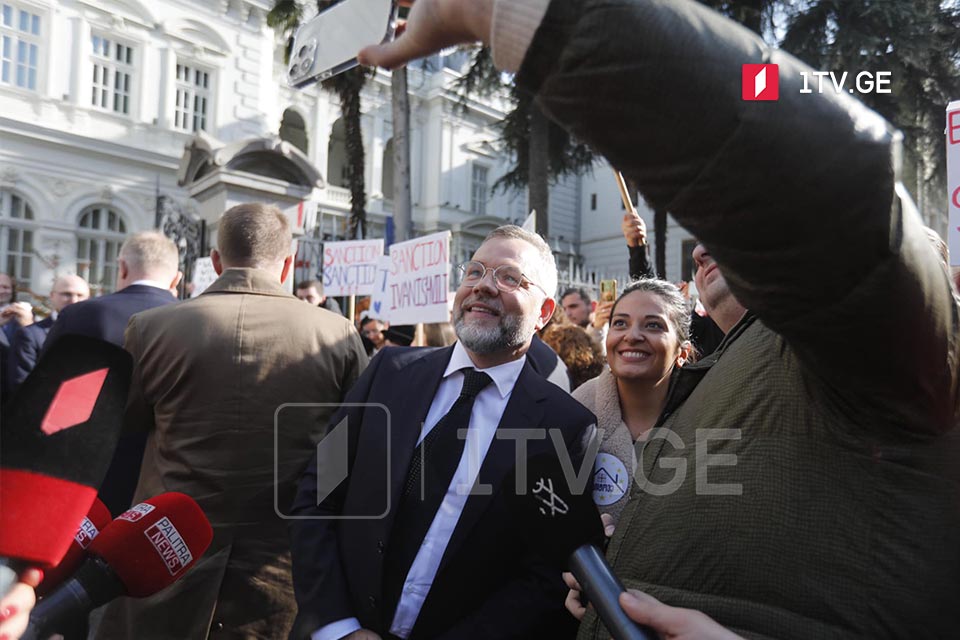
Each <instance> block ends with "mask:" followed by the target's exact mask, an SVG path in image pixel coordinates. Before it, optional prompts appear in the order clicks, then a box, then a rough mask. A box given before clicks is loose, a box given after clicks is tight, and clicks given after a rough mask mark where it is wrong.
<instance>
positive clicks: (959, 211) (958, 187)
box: [947, 100, 960, 266]
mask: <svg viewBox="0 0 960 640" xmlns="http://www.w3.org/2000/svg"><path fill="white" fill-rule="evenodd" d="M947 200H948V202H947V212H948V213H949V220H950V226H949V227H947V243H948V245H949V247H950V265H951V266H960V100H955V101H953V102H951V103H950V104H949V105H947Z"/></svg>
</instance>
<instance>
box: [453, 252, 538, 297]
mask: <svg viewBox="0 0 960 640" xmlns="http://www.w3.org/2000/svg"><path fill="white" fill-rule="evenodd" d="M457 268H458V269H459V270H460V273H461V274H463V278H462V279H461V280H460V286H463V287H475V286H477V285H478V284H480V281H481V280H483V278H484V276H486V275H487V271H490V272H492V273H493V284H494V285H496V287H497V289H499V290H500V291H503V292H504V293H512V292H514V291H516V290H517V289H520V288H521V287H520V285H521V284H522V283H523V281H524V280H526V281H527V282H528V283H530V284H532V285H533V286H535V287H537V288H538V289H540V290H541V291H543V287H541V286H540V285H538V284H537V283H536V282H534V281H533V280H531V279H530V278H528V277H527V276H525V275H523V272H522V271H520V269H518V268H517V267H514V266H511V265H508V264H502V265H500V266H499V267H488V266H486V265H484V264H483V263H482V262H476V261H474V260H471V261H470V262H464V263H463V264H461V265H459V266H458V267H457Z"/></svg>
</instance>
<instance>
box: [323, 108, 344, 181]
mask: <svg viewBox="0 0 960 640" xmlns="http://www.w3.org/2000/svg"><path fill="white" fill-rule="evenodd" d="M347 168H348V163H347V128H346V127H345V126H344V124H343V118H339V119H338V120H337V121H336V122H334V123H333V128H332V129H331V130H330V142H329V143H328V144H327V184H329V185H331V186H334V187H346V186H348V183H347Z"/></svg>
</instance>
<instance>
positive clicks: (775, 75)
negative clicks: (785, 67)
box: [741, 64, 780, 100]
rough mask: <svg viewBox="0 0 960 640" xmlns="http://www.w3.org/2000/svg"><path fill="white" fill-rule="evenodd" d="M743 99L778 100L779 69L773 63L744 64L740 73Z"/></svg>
mask: <svg viewBox="0 0 960 640" xmlns="http://www.w3.org/2000/svg"><path fill="white" fill-rule="evenodd" d="M741 79H742V81H743V99H744V100H779V99H780V69H779V68H778V67H777V65H775V64H745V65H743V71H742V73H741Z"/></svg>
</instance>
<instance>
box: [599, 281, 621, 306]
mask: <svg viewBox="0 0 960 640" xmlns="http://www.w3.org/2000/svg"><path fill="white" fill-rule="evenodd" d="M616 299H617V281H616V280H613V279H610V280H601V281H600V302H614V301H615V300H616Z"/></svg>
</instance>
